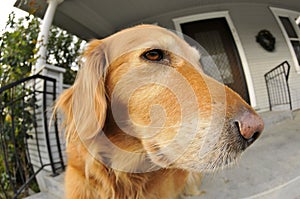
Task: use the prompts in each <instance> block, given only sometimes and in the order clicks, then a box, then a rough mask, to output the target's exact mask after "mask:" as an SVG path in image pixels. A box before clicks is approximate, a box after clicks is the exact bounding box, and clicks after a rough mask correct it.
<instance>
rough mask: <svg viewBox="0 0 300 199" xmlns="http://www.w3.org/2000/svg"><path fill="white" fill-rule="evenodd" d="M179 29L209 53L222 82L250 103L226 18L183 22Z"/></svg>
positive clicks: (240, 64) (238, 57)
mask: <svg viewBox="0 0 300 199" xmlns="http://www.w3.org/2000/svg"><path fill="white" fill-rule="evenodd" d="M181 29H182V32H183V33H184V34H186V35H188V36H189V37H191V38H193V39H194V40H196V41H197V42H198V43H199V44H200V45H201V46H202V47H203V48H205V50H206V51H207V52H208V53H209V55H210V56H211V57H212V59H213V61H214V62H215V64H216V65H217V67H218V69H219V72H220V75H221V78H222V80H223V83H224V84H225V85H227V86H228V87H230V88H231V89H233V90H234V91H236V92H237V93H239V94H240V96H241V97H242V98H243V99H244V100H245V101H246V102H248V103H250V99H249V94H248V88H247V83H246V80H245V75H244V71H243V67H242V63H241V60H240V56H239V53H238V50H237V47H236V44H235V41H234V38H233V36H232V33H231V30H230V28H229V25H228V23H227V21H226V18H225V17H221V18H214V19H206V20H199V21H194V22H189V23H183V24H181Z"/></svg>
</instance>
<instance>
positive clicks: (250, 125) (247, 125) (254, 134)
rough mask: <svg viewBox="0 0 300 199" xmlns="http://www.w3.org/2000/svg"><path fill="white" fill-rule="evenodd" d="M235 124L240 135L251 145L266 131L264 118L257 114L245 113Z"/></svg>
mask: <svg viewBox="0 0 300 199" xmlns="http://www.w3.org/2000/svg"><path fill="white" fill-rule="evenodd" d="M235 124H236V126H237V128H238V130H239V133H240V134H241V135H242V136H243V138H244V139H245V140H247V141H248V142H249V143H252V142H254V141H255V140H256V139H257V138H258V137H259V136H260V134H261V133H262V131H263V129H264V122H263V120H262V118H261V117H260V116H259V115H257V114H256V113H251V112H248V111H245V112H244V113H242V114H241V115H239V116H238V117H237V118H236V120H235Z"/></svg>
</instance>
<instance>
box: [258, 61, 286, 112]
mask: <svg viewBox="0 0 300 199" xmlns="http://www.w3.org/2000/svg"><path fill="white" fill-rule="evenodd" d="M289 74H290V64H289V63H288V62H287V61H284V62H282V63H281V64H279V65H278V66H276V67H275V68H273V69H272V70H270V71H268V72H267V73H266V74H265V75H264V77H265V82H266V86H267V92H268V99H269V109H270V110H271V111H272V110H273V108H274V106H277V105H285V104H287V105H289V108H290V110H292V100H291V94H290V87H289V83H288V79H289Z"/></svg>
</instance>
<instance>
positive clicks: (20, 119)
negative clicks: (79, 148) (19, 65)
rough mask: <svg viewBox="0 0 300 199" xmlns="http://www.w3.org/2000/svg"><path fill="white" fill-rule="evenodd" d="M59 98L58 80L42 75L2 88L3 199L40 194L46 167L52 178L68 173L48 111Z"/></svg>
mask: <svg viewBox="0 0 300 199" xmlns="http://www.w3.org/2000/svg"><path fill="white" fill-rule="evenodd" d="M55 99H56V80H55V79H53V78H50V77H45V76H41V75H34V76H31V77H27V78H24V79H22V80H19V81H17V82H14V83H12V84H9V85H6V86H4V87H2V88H0V111H1V112H0V171H1V176H0V198H20V197H24V196H26V195H28V193H29V192H30V190H34V191H38V185H37V182H36V176H37V174H38V173H39V172H40V171H42V170H43V169H45V168H46V167H47V168H48V170H50V171H51V172H52V175H58V174H59V173H60V172H62V171H63V170H64V161H63V156H62V152H61V145H60V138H59V134H58V125H57V121H56V118H54V119H53V122H52V123H53V124H51V126H50V125H49V119H50V115H51V113H50V112H49V111H47V110H48V109H49V107H52V104H53V102H54V100H55ZM49 132H51V135H50V133H49ZM54 155H55V157H54Z"/></svg>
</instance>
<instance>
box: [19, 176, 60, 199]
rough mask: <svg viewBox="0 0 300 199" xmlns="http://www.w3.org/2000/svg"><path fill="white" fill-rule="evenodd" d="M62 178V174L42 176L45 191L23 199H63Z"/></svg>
mask: <svg viewBox="0 0 300 199" xmlns="http://www.w3.org/2000/svg"><path fill="white" fill-rule="evenodd" d="M64 176H65V173H62V174H60V175H58V176H55V177H51V176H44V178H45V184H46V187H47V191H45V192H40V193H36V194H33V195H31V196H28V197H26V198H25V199H61V198H64Z"/></svg>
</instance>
